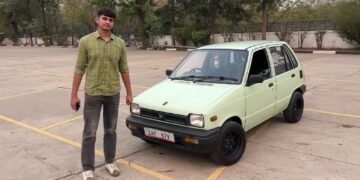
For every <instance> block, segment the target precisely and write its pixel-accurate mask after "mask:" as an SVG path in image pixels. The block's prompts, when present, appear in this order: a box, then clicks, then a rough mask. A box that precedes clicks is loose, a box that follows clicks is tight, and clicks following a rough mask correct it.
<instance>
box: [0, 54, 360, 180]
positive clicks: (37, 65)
mask: <svg viewBox="0 0 360 180" xmlns="http://www.w3.org/2000/svg"><path fill="white" fill-rule="evenodd" d="M187 53H188V52H178V51H143V50H136V49H129V50H128V61H129V66H130V68H131V69H130V71H131V72H130V74H131V78H132V84H133V86H132V88H133V93H134V95H135V96H136V95H137V94H139V93H141V92H142V91H144V90H145V89H147V88H149V87H150V86H152V85H154V84H156V83H158V82H159V81H161V80H163V79H165V78H166V76H165V69H169V68H174V67H175V66H176V64H177V63H178V62H179V61H181V59H182V58H183V57H184V56H185V55H186V54H187ZM297 56H298V57H299V58H300V60H301V62H302V63H303V65H304V66H305V67H304V69H305V78H306V84H307V88H308V91H307V92H306V94H305V111H304V115H303V118H302V120H301V121H300V122H299V123H297V124H288V123H285V122H284V121H283V117H282V115H279V116H277V117H275V118H272V119H270V120H269V121H267V122H265V123H263V124H262V125H260V126H259V127H257V128H255V129H253V130H251V131H250V132H248V133H247V137H248V144H247V149H246V150H245V153H244V155H243V157H242V159H241V160H240V161H239V162H238V163H237V164H235V165H232V166H228V167H222V166H218V165H216V164H214V163H213V162H212V161H211V160H210V159H209V158H208V157H207V156H205V155H198V154H193V153H187V152H183V151H179V150H175V149H172V148H167V147H164V146H156V145H149V144H147V143H145V142H143V141H142V140H140V139H138V138H135V137H132V135H131V134H130V131H129V130H128V129H127V128H126V127H125V123H124V122H125V117H126V116H127V115H128V114H129V110H128V107H127V106H126V105H125V103H124V95H125V93H124V91H123V90H122V91H121V96H122V99H121V105H120V112H121V113H120V115H119V123H118V147H117V158H118V160H117V162H118V163H119V164H120V170H121V175H120V177H118V179H301V180H303V179H358V178H359V177H358V175H359V171H360V138H359V137H360V112H359V109H360V55H322V54H297ZM75 59H76V49H74V48H55V47H49V48H36V47H33V48H29V47H28V48H25V47H0V174H1V175H0V176H1V178H0V179H6V180H7V179H29V178H31V179H45V180H47V179H64V180H65V179H66V180H68V179H80V178H81V174H80V173H81V164H80V146H81V135H82V128H83V121H82V113H81V111H80V112H73V111H71V109H70V107H69V96H70V88H71V83H72V74H73V66H74V63H75ZM79 95H81V98H82V99H83V91H81V92H80V93H79ZM100 122H101V121H100ZM102 135H103V130H102V124H101V123H100V124H99V131H98V138H97V142H96V149H97V151H96V165H97V166H98V168H96V171H95V175H96V177H97V178H98V179H116V178H112V177H110V176H109V175H108V174H107V173H106V171H105V170H104V167H103V159H104V158H103V150H102Z"/></svg>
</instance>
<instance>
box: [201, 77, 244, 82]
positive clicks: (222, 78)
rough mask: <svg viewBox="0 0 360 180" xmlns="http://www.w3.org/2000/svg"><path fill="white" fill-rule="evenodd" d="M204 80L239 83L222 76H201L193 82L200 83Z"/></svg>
mask: <svg viewBox="0 0 360 180" xmlns="http://www.w3.org/2000/svg"><path fill="white" fill-rule="evenodd" d="M206 79H216V80H220V81H223V80H230V81H239V80H238V79H236V78H231V77H224V76H201V79H198V80H195V81H194V82H202V81H205V80H206Z"/></svg>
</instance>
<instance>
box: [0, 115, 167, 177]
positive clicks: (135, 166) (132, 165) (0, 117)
mask: <svg viewBox="0 0 360 180" xmlns="http://www.w3.org/2000/svg"><path fill="white" fill-rule="evenodd" d="M0 120H3V121H7V122H9V123H12V124H15V125H17V126H21V127H23V128H26V129H29V130H31V131H34V132H37V133H39V134H42V135H44V136H47V137H50V138H52V139H55V140H58V141H60V142H63V143H65V144H69V145H72V146H74V147H77V148H81V144H80V143H78V142H75V141H73V140H70V139H67V138H64V137H62V136H59V135H56V134H53V133H51V132H49V131H46V130H42V129H39V128H36V127H33V126H31V125H28V124H26V123H24V122H21V121H18V120H15V119H12V118H9V117H6V116H3V115H0ZM95 154H96V155H98V156H102V157H104V153H103V152H102V151H100V150H95ZM117 162H119V163H121V164H123V165H125V166H128V167H130V168H133V169H135V170H137V171H139V172H142V173H144V174H147V175H150V176H153V177H155V178H158V179H162V180H170V179H173V178H171V177H169V176H166V175H164V174H161V173H159V172H155V171H153V170H151V169H147V168H145V167H143V166H140V165H138V164H135V163H132V162H129V161H127V160H124V159H119V160H117Z"/></svg>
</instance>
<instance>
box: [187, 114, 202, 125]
mask: <svg viewBox="0 0 360 180" xmlns="http://www.w3.org/2000/svg"><path fill="white" fill-rule="evenodd" d="M190 125H192V126H196V127H204V116H203V115H202V114H190Z"/></svg>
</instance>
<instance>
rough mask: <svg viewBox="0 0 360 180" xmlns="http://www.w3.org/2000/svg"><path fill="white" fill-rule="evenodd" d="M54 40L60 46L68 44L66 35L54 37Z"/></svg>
mask: <svg viewBox="0 0 360 180" xmlns="http://www.w3.org/2000/svg"><path fill="white" fill-rule="evenodd" d="M54 41H55V42H56V44H57V45H58V46H67V45H68V44H67V37H66V36H64V35H57V36H55V37H54Z"/></svg>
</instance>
